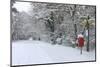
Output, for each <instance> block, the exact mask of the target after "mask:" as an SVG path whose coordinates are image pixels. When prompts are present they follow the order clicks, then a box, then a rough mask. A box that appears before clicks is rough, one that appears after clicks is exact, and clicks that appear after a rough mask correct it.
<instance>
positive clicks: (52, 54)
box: [12, 40, 95, 65]
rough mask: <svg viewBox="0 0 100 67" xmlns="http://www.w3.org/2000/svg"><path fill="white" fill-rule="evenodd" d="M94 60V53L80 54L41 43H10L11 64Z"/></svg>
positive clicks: (75, 49)
mask: <svg viewBox="0 0 100 67" xmlns="http://www.w3.org/2000/svg"><path fill="white" fill-rule="evenodd" d="M91 60H95V51H91V52H86V51H83V54H82V55H81V54H80V50H79V49H77V48H71V47H67V46H62V45H52V44H50V43H45V42H41V41H25V40H22V41H15V42H12V64H13V65H26V64H45V63H59V62H75V61H91Z"/></svg>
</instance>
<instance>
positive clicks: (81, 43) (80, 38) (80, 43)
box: [78, 37, 84, 47]
mask: <svg viewBox="0 0 100 67" xmlns="http://www.w3.org/2000/svg"><path fill="white" fill-rule="evenodd" d="M78 46H79V47H83V46H84V38H83V37H79V38H78Z"/></svg>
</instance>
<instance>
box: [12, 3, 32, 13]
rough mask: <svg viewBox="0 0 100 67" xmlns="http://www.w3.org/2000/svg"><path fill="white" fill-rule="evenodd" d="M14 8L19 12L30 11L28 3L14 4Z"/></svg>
mask: <svg viewBox="0 0 100 67" xmlns="http://www.w3.org/2000/svg"><path fill="white" fill-rule="evenodd" d="M14 7H15V8H16V9H17V10H18V11H20V12H22V11H25V12H28V11H29V10H30V9H31V5H30V3H29V2H16V3H15V4H14Z"/></svg>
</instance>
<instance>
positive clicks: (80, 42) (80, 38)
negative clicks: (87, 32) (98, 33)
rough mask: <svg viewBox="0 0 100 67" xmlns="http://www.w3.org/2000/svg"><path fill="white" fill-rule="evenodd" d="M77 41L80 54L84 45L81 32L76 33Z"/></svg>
mask: <svg viewBox="0 0 100 67" xmlns="http://www.w3.org/2000/svg"><path fill="white" fill-rule="evenodd" d="M77 41H78V47H80V48H81V54H82V47H83V46H84V37H83V35H82V34H79V35H78V39H77Z"/></svg>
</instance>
